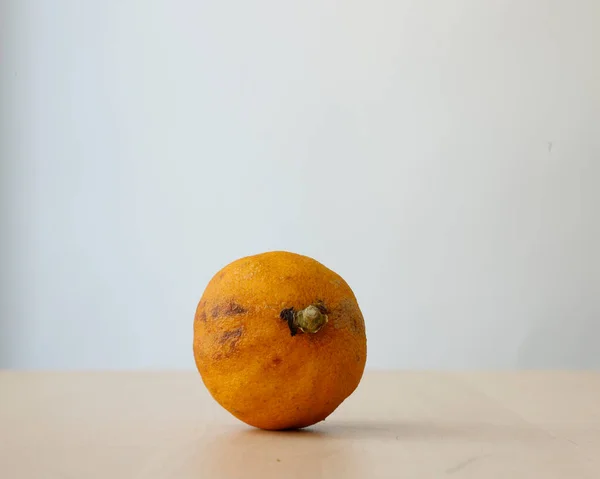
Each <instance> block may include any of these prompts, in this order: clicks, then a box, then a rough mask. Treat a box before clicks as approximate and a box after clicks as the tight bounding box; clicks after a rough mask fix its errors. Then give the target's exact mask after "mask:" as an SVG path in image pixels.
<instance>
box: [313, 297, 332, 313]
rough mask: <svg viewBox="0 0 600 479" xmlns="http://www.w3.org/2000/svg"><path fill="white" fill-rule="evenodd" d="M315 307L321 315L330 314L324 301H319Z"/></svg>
mask: <svg viewBox="0 0 600 479" xmlns="http://www.w3.org/2000/svg"><path fill="white" fill-rule="evenodd" d="M315 306H316V308H317V309H318V310H319V311H320V312H321V314H329V310H328V309H327V307H326V306H325V303H324V302H323V300H322V299H317V301H316V302H315Z"/></svg>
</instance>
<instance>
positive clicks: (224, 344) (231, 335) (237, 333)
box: [213, 326, 244, 360]
mask: <svg viewBox="0 0 600 479" xmlns="http://www.w3.org/2000/svg"><path fill="white" fill-rule="evenodd" d="M243 332H244V327H243V326H240V327H239V328H235V329H230V330H229V331H225V332H224V333H223V334H222V335H221V336H220V337H219V339H218V342H219V344H220V345H221V348H220V349H219V351H218V352H216V353H215V354H214V355H213V359H215V360H221V359H223V358H227V357H229V356H231V355H232V354H233V352H234V351H235V349H236V347H237V344H238V343H239V341H240V339H241V337H242V333H243Z"/></svg>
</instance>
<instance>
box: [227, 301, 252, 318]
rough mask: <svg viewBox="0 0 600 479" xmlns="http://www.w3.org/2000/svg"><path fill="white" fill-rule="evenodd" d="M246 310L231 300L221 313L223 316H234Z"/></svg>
mask: <svg viewBox="0 0 600 479" xmlns="http://www.w3.org/2000/svg"><path fill="white" fill-rule="evenodd" d="M246 311H247V310H246V309H245V308H244V307H243V306H240V305H239V304H237V303H234V302H231V303H229V304H228V305H227V307H226V308H225V309H224V310H223V314H224V315H225V316H234V315H236V314H244V313H245V312H246Z"/></svg>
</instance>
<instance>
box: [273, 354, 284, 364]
mask: <svg viewBox="0 0 600 479" xmlns="http://www.w3.org/2000/svg"><path fill="white" fill-rule="evenodd" d="M271 362H272V363H273V364H274V365H275V366H279V365H280V364H281V363H282V362H283V359H281V358H280V357H279V356H275V357H274V358H273V359H272V360H271Z"/></svg>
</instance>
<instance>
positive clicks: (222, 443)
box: [0, 371, 600, 479]
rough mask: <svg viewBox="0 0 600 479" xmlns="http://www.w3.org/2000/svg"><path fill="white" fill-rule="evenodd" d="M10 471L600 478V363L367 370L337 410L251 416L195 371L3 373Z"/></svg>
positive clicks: (2, 443)
mask: <svg viewBox="0 0 600 479" xmlns="http://www.w3.org/2000/svg"><path fill="white" fill-rule="evenodd" d="M0 477H2V478H7V479H8V478H10V479H20V478H27V479H29V478H32V479H51V478H77V479H83V478H111V479H118V478H127V479H132V478H150V479H153V478H194V479H201V478H243V477H250V478H253V477H256V478H261V479H263V478H270V477H276V478H287V477H292V478H293V477H303V478H313V477H339V478H358V477H360V478H379V477H390V478H396V477H411V478H436V477H461V478H469V477H473V478H511V479H518V478H527V479H530V478H531V479H532V478H543V479H551V478H568V479H575V478H593V479H598V478H600V373H598V372H515V373H500V372H498V373H434V372H369V373H366V375H365V377H364V378H363V381H362V383H361V385H360V386H359V388H358V390H357V391H356V392H355V393H354V394H353V395H352V396H351V397H350V398H349V399H347V400H346V401H345V402H344V403H343V404H342V405H341V406H340V407H339V408H338V410H337V411H336V412H335V413H334V414H332V415H331V416H330V417H329V418H327V420H326V421H324V422H322V423H320V424H318V425H315V426H313V427H311V428H308V429H305V430H302V431H290V432H267V431H261V430H257V429H253V428H251V427H249V426H246V425H244V424H243V423H240V422H239V421H237V420H236V419H235V418H233V417H231V416H230V415H229V414H228V413H227V412H225V411H224V410H223V409H221V408H220V406H218V405H217V404H216V403H215V402H214V401H213V400H212V398H211V397H210V396H209V394H208V393H207V391H206V390H205V389H204V386H203V384H202V382H201V380H200V377H199V376H198V374H196V373H195V372H90V373H82V372H78V373H51V372H12V371H4V372H0Z"/></svg>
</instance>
